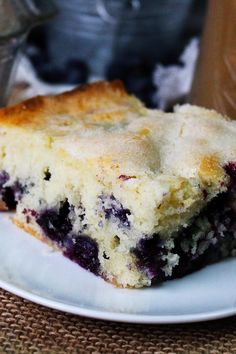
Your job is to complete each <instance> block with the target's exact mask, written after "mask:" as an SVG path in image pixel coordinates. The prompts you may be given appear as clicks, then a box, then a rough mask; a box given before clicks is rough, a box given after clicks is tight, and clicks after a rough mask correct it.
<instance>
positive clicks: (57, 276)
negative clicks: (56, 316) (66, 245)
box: [0, 214, 236, 323]
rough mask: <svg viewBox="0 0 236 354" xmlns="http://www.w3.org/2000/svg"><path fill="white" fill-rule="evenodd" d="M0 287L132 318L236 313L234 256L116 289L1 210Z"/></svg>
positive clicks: (80, 310)
mask: <svg viewBox="0 0 236 354" xmlns="http://www.w3.org/2000/svg"><path fill="white" fill-rule="evenodd" d="M0 263H1V267H0V286H1V287H2V288H3V289H5V290H8V291H10V292H12V293H14V294H16V295H19V296H21V297H23V298H25V299H28V300H31V301H33V302H36V303H38V304H41V305H45V306H48V307H51V308H54V309H58V310H62V311H66V312H70V313H73V314H77V315H82V316H88V317H94V318H99V319H105V320H114V321H122V322H133V323H180V322H192V321H203V320H210V319H216V318H221V317H226V316H229V315H233V314H236V311H235V302H236V259H229V260H226V261H224V262H220V263H218V264H215V265H211V266H208V267H206V268H205V269H203V270H201V271H198V272H195V273H194V274H191V275H189V276H186V277H185V278H182V279H179V280H172V281H169V282H166V283H164V284H162V285H159V286H155V287H151V288H145V289H139V290H132V289H116V288H114V287H113V286H112V285H110V284H107V283H106V282H105V281H103V280H102V279H100V278H99V277H96V276H94V275H93V274H91V273H89V272H87V271H85V270H83V269H82V268H80V267H79V266H78V265H76V264H75V263H73V262H71V261H69V260H68V259H66V258H65V257H63V256H62V255H61V254H60V253H58V252H52V251H51V250H50V248H49V247H48V246H47V245H45V244H43V243H42V242H40V241H38V240H37V239H35V238H34V237H31V236H29V235H27V234H26V233H25V232H23V231H21V230H19V229H18V228H17V227H16V226H14V225H13V224H12V223H11V221H10V217H9V215H7V214H1V215H0Z"/></svg>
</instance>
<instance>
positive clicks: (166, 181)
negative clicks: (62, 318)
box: [0, 81, 236, 287]
mask: <svg viewBox="0 0 236 354" xmlns="http://www.w3.org/2000/svg"><path fill="white" fill-rule="evenodd" d="M0 200H1V202H0V207H1V209H2V210H7V209H13V210H14V209H16V213H15V218H14V221H15V223H16V224H17V225H19V226H20V227H22V228H24V229H25V230H26V231H28V232H29V233H31V234H33V235H35V236H36V237H38V238H39V239H41V240H43V241H46V242H48V243H49V244H50V245H52V246H53V247H55V248H56V249H59V250H61V251H62V252H63V254H64V255H65V256H66V257H68V258H70V259H71V260H73V261H75V262H76V263H78V264H79V265H80V266H81V267H83V268H85V269H87V270H89V271H91V272H93V273H94V274H96V275H100V276H101V277H103V278H104V279H105V280H107V281H109V282H111V283H113V284H115V285H117V286H121V287H143V286H149V285H151V284H152V283H154V282H160V281H164V280H167V279H172V278H177V277H180V276H183V275H185V274H187V273H189V272H192V271H194V270H196V269H199V268H201V267H203V266H204V265H206V264H209V263H211V262H215V261H217V260H220V259H222V258H224V257H228V256H233V255H234V254H235V253H236V229H235V225H236V218H235V215H236V122H234V121H230V120H228V119H227V118H224V117H222V116H221V115H219V114H217V113H216V112H214V111H211V110H206V109H203V108H199V107H196V106H190V105H183V106H178V107H176V108H175V111H174V113H163V112H161V111H158V110H149V109H147V108H145V107H144V106H143V105H142V103H141V102H140V101H139V100H138V99H136V98H134V97H133V96H130V95H128V94H127V93H126V92H125V90H124V88H123V86H122V84H121V83H120V82H117V81H115V82H112V83H107V82H100V83H95V84H91V85H87V86H83V87H81V88H80V89H76V90H74V91H72V92H68V93H64V94H60V95H58V96H54V97H53V96H51V97H36V98H33V99H30V100H28V101H25V102H23V103H21V104H18V105H16V106H13V107H9V108H4V109H1V110H0Z"/></svg>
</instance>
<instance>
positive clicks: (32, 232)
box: [12, 218, 61, 251]
mask: <svg viewBox="0 0 236 354" xmlns="http://www.w3.org/2000/svg"><path fill="white" fill-rule="evenodd" d="M12 221H13V222H14V224H15V225H16V226H18V227H19V228H21V229H22V230H24V231H26V232H27V233H29V234H30V235H32V236H34V237H35V238H37V239H38V240H40V241H43V242H44V243H46V244H47V245H49V246H50V247H52V248H53V249H55V250H60V251H61V249H60V248H58V247H57V245H56V244H55V243H54V242H52V241H50V240H49V239H48V238H46V237H45V236H44V235H43V234H42V233H40V232H37V231H36V230H34V229H33V228H32V227H30V226H29V225H27V224H25V223H23V222H21V221H19V220H17V219H16V218H12Z"/></svg>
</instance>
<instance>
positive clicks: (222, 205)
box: [0, 162, 236, 283]
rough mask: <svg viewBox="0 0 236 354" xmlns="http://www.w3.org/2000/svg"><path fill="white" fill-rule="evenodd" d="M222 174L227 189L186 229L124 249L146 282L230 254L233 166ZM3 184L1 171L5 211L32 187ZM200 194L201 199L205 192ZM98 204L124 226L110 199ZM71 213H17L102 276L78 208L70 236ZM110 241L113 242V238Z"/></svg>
mask: <svg viewBox="0 0 236 354" xmlns="http://www.w3.org/2000/svg"><path fill="white" fill-rule="evenodd" d="M224 169H225V171H226V173H227V175H228V176H229V177H230V182H229V184H228V186H227V190H226V191H225V192H222V193H220V194H218V195H217V196H216V197H215V198H213V199H212V200H210V201H209V203H207V205H206V206H205V207H204V208H203V209H202V210H201V211H200V212H199V213H198V214H197V215H196V216H195V217H193V218H192V219H191V220H190V222H189V224H188V225H187V226H186V227H182V228H181V229H180V230H179V231H178V232H174V233H173V234H172V235H171V237H168V238H163V237H162V236H161V235H158V234H153V235H146V236H145V237H144V238H141V239H140V240H139V241H138V243H137V245H136V247H133V248H132V249H131V250H130V251H131V253H132V254H133V255H134V256H135V259H136V265H137V267H138V269H139V270H140V271H141V272H143V273H144V274H145V276H147V277H148V278H149V279H150V280H151V282H152V283H156V282H161V281H164V280H168V279H173V278H179V277H182V276H184V275H186V274H188V273H190V272H192V271H195V270H197V269H200V268H202V267H203V266H205V265H206V264H210V263H212V262H216V261H218V260H220V259H223V258H225V257H229V256H233V255H235V254H236V231H235V230H236V218H235V216H236V202H235V200H236V163H234V162H229V163H228V164H227V165H225V167H224ZM45 180H50V172H49V171H46V172H45ZM9 181H10V176H9V174H8V173H7V171H1V173H0V195H1V199H2V201H3V202H4V203H5V206H6V209H10V210H14V209H15V207H16V206H17V204H18V203H20V201H21V199H22V197H23V196H24V195H25V194H27V193H28V192H29V191H30V188H31V187H32V186H33V184H30V183H28V182H27V183H25V184H23V183H22V181H21V182H19V181H18V180H15V181H14V182H13V183H11V184H10V185H9V183H8V182H9ZM203 195H204V198H205V199H207V197H208V195H207V192H206V191H205V190H203ZM99 199H100V201H101V202H102V208H103V212H104V215H105V218H106V219H109V220H111V221H112V220H113V221H114V222H118V223H119V225H120V226H121V227H128V228H129V227H130V223H129V219H128V216H129V215H130V214H131V212H130V210H129V209H127V208H124V207H123V205H122V204H121V203H120V202H119V201H118V200H117V199H116V198H115V196H114V195H110V196H105V195H101V196H99ZM74 209H75V207H74V206H73V205H71V204H69V202H68V200H67V199H65V200H61V202H60V203H59V204H58V205H55V207H54V208H50V209H45V210H40V211H39V210H33V209H24V210H23V214H24V215H25V217H26V220H28V222H31V221H32V219H34V220H35V221H36V223H37V224H38V225H39V226H40V228H41V231H42V234H43V235H44V237H45V240H48V241H50V242H52V243H53V244H54V245H56V247H59V248H60V249H62V251H63V254H64V255H65V256H66V257H68V258H70V259H71V260H73V261H75V262H76V263H78V264H79V265H80V266H81V267H83V268H85V269H87V270H89V271H91V272H92V273H94V274H96V275H101V276H103V274H101V269H100V262H99V258H98V254H99V249H98V244H97V242H96V241H95V240H94V239H93V238H91V237H90V235H89V234H88V233H87V231H86V229H87V225H86V224H85V223H83V220H84V217H85V213H86V211H85V209H84V208H83V206H82V205H81V206H80V214H79V218H80V221H81V225H82V227H81V228H80V229H79V230H78V232H77V233H75V232H74V231H73V222H75V220H76V217H75V212H74ZM77 216H78V213H77ZM116 242H117V243H119V238H118V237H117V240H116ZM103 258H104V260H109V254H106V253H105V252H103Z"/></svg>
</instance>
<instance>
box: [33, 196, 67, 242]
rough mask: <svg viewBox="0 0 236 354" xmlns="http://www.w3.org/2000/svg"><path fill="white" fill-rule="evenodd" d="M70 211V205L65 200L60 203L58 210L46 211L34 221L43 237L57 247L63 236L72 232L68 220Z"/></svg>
mask: <svg viewBox="0 0 236 354" xmlns="http://www.w3.org/2000/svg"><path fill="white" fill-rule="evenodd" d="M70 210H71V207H70V204H69V203H68V201H67V200H65V201H64V202H62V203H61V205H60V208H59V210H57V209H46V210H44V211H42V212H41V213H40V215H39V217H38V218H37V219H36V222H37V223H38V224H39V225H40V226H41V228H42V230H43V231H44V233H45V235H46V236H47V237H48V238H50V239H51V240H52V241H55V242H57V243H58V244H59V245H62V243H63V240H64V238H65V236H66V235H67V234H68V233H69V232H70V231H71V230H72V223H71V220H70V219H69V213H70Z"/></svg>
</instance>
